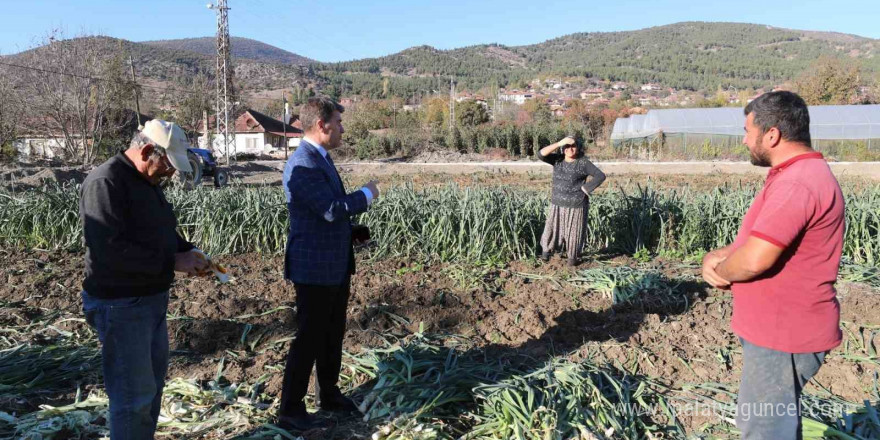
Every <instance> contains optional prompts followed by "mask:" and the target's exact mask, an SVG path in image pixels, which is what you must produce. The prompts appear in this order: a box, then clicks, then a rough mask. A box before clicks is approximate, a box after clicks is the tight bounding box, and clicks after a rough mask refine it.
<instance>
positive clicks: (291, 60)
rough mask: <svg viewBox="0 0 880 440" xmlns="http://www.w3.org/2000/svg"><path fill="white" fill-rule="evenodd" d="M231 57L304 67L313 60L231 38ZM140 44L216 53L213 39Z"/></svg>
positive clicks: (210, 53)
mask: <svg viewBox="0 0 880 440" xmlns="http://www.w3.org/2000/svg"><path fill="white" fill-rule="evenodd" d="M231 40H232V56H233V57H234V58H241V59H247V60H252V61H259V62H265V63H278V64H293V65H299V66H305V65H307V64H309V63H313V62H314V60H311V59H309V58H306V57H304V56H300V55H297V54H295V53H293V52H288V51H286V50H284V49H279V48H277V47H275V46H272V45H269V44H266V43H263V42H260V41H257V40H251V39H250V38H241V37H231ZM140 44H145V45H147V46H152V47H158V48H163V49H171V50H182V51H189V52H195V53H199V54H202V55H207V56H211V57H213V56H214V55H215V54H216V53H217V40H216V38H214V37H202V38H185V39H180V40H155V41H144V42H141V43H140Z"/></svg>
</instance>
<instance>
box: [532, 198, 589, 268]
mask: <svg viewBox="0 0 880 440" xmlns="http://www.w3.org/2000/svg"><path fill="white" fill-rule="evenodd" d="M589 208H590V207H589V205H588V203H584V205H583V206H582V207H580V208H566V207H563V206H557V205H554V204H552V203H551V204H550V212H549V213H548V214H547V222H546V223H544V233H543V234H542V235H541V248H542V249H543V251H544V252H545V253H549V252H554V251H557V250H559V251H562V250H565V252H566V254H567V255H568V259H570V260H572V259H578V258H580V256H581V250H583V248H584V240H585V239H586V236H587V215H588V213H589V210H590V209H589Z"/></svg>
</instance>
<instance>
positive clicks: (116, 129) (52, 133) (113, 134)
mask: <svg viewBox="0 0 880 440" xmlns="http://www.w3.org/2000/svg"><path fill="white" fill-rule="evenodd" d="M138 116H140V119H139V118H138ZM151 119H153V118H152V117H150V116H146V115H143V114H141V115H139V114H138V113H137V112H135V111H134V110H128V109H122V110H116V111H111V112H109V113H108V115H105V116H104V117H103V118H101V124H102V125H103V127H104V129H105V130H106V131H105V137H106V138H107V139H113V140H115V141H118V142H119V143H120V145H119V147H120V148H123V147H127V146H128V141H129V140H131V137H132V136H133V135H134V134H135V133H136V132H137V131H138V122H139V121H140V123H141V124H143V123H145V122H147V121H149V120H151ZM90 123H91V124H94V123H95V121H94V120H93V121H90ZM23 125H24V128H23V129H22V130H21V137H19V138H18V139H16V140H14V141H13V142H12V146H13V148H15V150H16V154H17V156H18V158H19V159H20V160H25V161H28V160H40V159H60V158H63V157H64V154H65V143H66V138H65V136H64V130H62V127H61V126H57V123H56V122H55V121H54V120H51V119H49V118H43V117H39V116H35V117H31V118H29V119H28V120H26V121H25V122H24V124H23ZM71 126H73V121H70V124H69V125H68V127H71ZM91 129H92V127H90V130H91ZM71 139H72V140H73V142H79V141H78V140H77V139H79V137H78V136H77V135H72V136H71ZM87 142H91V140H89V141H87ZM81 149H82V147H81V146H80V150H81Z"/></svg>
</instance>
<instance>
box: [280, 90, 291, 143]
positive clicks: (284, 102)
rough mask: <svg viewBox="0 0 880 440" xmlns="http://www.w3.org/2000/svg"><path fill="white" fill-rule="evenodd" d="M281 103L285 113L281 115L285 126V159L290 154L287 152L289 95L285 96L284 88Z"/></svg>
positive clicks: (282, 124)
mask: <svg viewBox="0 0 880 440" xmlns="http://www.w3.org/2000/svg"><path fill="white" fill-rule="evenodd" d="M281 104H282V105H283V106H284V110H283V112H284V114H283V115H282V116H281V126H282V127H284V159H285V160H287V158H288V157H290V154H288V152H287V108H288V107H287V97H286V96H284V90H282V91H281Z"/></svg>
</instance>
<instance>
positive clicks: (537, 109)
mask: <svg viewBox="0 0 880 440" xmlns="http://www.w3.org/2000/svg"><path fill="white" fill-rule="evenodd" d="M522 108H523V110H525V111H526V112H528V113H529V114H530V115H531V116H532V120H534V121H535V122H537V123H539V124H547V123H550V122H553V112H552V111H550V106H549V105H548V104H547V103H546V102H544V101H542V100H540V99H529V100H527V101H526V102H525V104H523V106H522Z"/></svg>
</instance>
